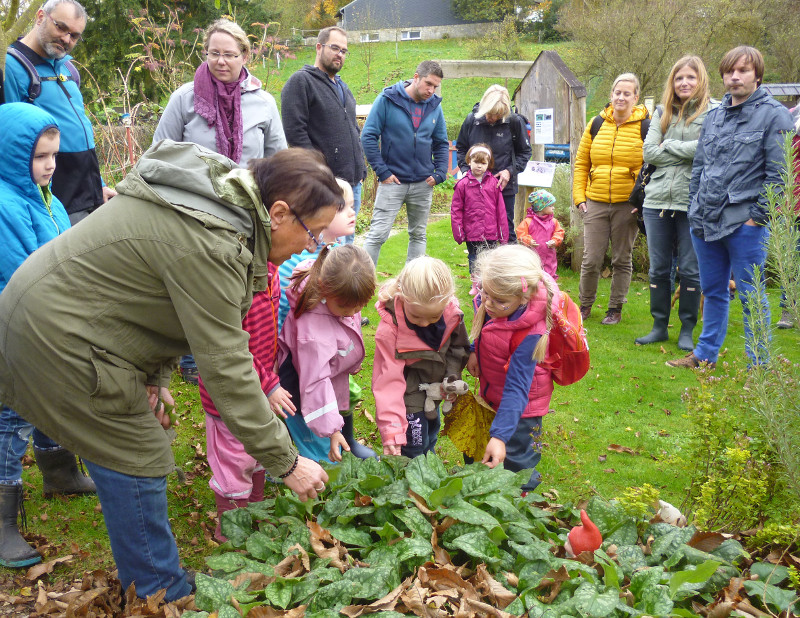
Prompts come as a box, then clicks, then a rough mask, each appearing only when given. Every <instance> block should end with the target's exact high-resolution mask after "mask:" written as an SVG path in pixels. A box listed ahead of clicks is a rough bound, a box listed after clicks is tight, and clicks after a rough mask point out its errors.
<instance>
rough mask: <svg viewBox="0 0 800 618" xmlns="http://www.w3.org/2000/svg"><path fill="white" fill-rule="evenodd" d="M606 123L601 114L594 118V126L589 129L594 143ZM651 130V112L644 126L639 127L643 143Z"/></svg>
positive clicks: (607, 104) (643, 121) (643, 123)
mask: <svg viewBox="0 0 800 618" xmlns="http://www.w3.org/2000/svg"><path fill="white" fill-rule="evenodd" d="M609 105H611V104H610V103H606V107H608V106H609ZM605 121H606V119H605V118H603V117H602V116H601V115H600V114H598V115H597V116H595V117H594V118H592V126H590V127H589V135H591V136H592V141H594V138H595V137H597V133H598V131H600V127H602V126H603V123H604V122H605ZM649 130H650V112H648V113H647V117H646V118H645V119H644V120H642V124H641V126H640V127H639V134H640V135H641V136H642V141H644V138H645V137H647V132H648V131H649Z"/></svg>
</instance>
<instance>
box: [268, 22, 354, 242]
mask: <svg viewBox="0 0 800 618" xmlns="http://www.w3.org/2000/svg"><path fill="white" fill-rule="evenodd" d="M347 54H348V51H347V33H346V32H345V31H344V30H342V29H341V28H339V27H338V26H330V27H329V28H323V29H322V30H320V32H319V36H318V37H317V57H316V59H315V60H314V66H311V65H310V64H307V65H305V66H304V67H303V68H302V69H300V70H299V71H297V72H296V73H295V74H294V75H292V76H291V77H290V78H289V79H288V81H287V82H286V85H285V86H284V87H283V90H282V91H281V117H282V119H283V128H284V133H285V134H286V141H287V142H288V144H289V146H299V147H301V148H313V149H316V150H319V151H320V152H322V154H323V155H325V159H326V160H327V162H328V166H329V167H330V168H331V170H332V171H333V174H334V175H335V176H336V177H338V178H342V179H343V180H346V181H347V182H349V183H350V185H351V186H352V187H353V198H354V203H353V208H354V209H355V211H356V215H358V211H359V209H360V208H361V183H362V181H363V180H364V177H365V176H366V175H367V168H366V165H365V163H364V152H363V150H362V149H361V140H360V138H359V131H358V124H356V100H355V97H353V93H352V92H350V88H348V87H347V84H345V83H344V82H343V81H342V78H341V77H339V71H341V70H342V67H343V66H344V61H345V58H346V57H347ZM353 238H354V235H352V234H351V235H349V236H346V237H345V242H347V243H352V242H353ZM325 240H326V241H327V240H333V239H329V238H326V239H325Z"/></svg>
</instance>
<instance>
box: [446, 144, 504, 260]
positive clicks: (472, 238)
mask: <svg viewBox="0 0 800 618" xmlns="http://www.w3.org/2000/svg"><path fill="white" fill-rule="evenodd" d="M466 161H467V164H469V171H468V172H467V173H466V174H464V176H462V177H461V180H459V181H458V182H457V183H456V188H455V190H454V192H453V202H452V204H451V206H450V222H451V225H452V227H453V238H455V240H456V242H457V243H458V244H459V245H460V244H461V243H462V242H465V241H466V243H467V253H468V255H469V272H470V274H472V271H473V270H475V258H476V257H477V255H478V253H479V252H480V251H483V250H484V249H490V248H492V247H496V246H497V245H498V244H499V243H503V244H505V243H506V242H508V216H507V215H506V207H505V202H504V201H503V191H502V190H501V189H500V185H499V184H498V182H497V178H495V177H494V176H493V175H492V173H491V170H492V168H493V167H494V156H493V155H492V150H491V148H489V146H487V145H486V144H475V145H474V146H473V147H472V148H470V149H469V150H468V151H467V156H466Z"/></svg>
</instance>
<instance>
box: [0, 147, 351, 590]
mask: <svg viewBox="0 0 800 618" xmlns="http://www.w3.org/2000/svg"><path fill="white" fill-rule="evenodd" d="M117 191H118V192H119V195H118V196H117V197H115V198H114V199H112V200H110V201H109V202H108V204H106V205H105V206H103V208H101V209H99V210H98V211H97V212H96V213H94V214H93V215H92V216H91V217H89V218H87V219H86V220H85V221H83V222H81V224H80V225H78V226H75V227H74V228H72V229H70V230H68V231H67V232H65V233H64V234H62V235H61V236H59V237H57V238H56V239H54V240H53V241H52V242H50V243H48V244H46V245H45V246H44V247H42V248H41V249H39V250H38V251H37V252H36V253H35V254H34V255H32V256H31V258H30V259H28V260H27V261H26V262H25V263H24V264H23V265H22V266H21V267H20V268H19V269H18V270H17V272H16V273H15V275H14V276H13V277H12V278H11V281H10V282H9V284H8V286H7V287H6V288H5V290H4V292H3V294H2V296H1V297H0V401H2V402H3V403H5V404H7V405H10V406H12V407H13V409H14V410H17V411H18V413H19V414H20V415H21V416H22V417H23V418H25V419H26V420H28V421H29V422H31V423H33V424H34V425H36V427H39V428H41V429H42V430H43V431H45V432H46V433H47V435H49V436H52V437H53V438H54V439H56V440H58V442H59V443H60V444H63V445H64V446H66V447H67V448H69V449H71V450H73V451H75V452H76V453H78V454H79V455H81V456H82V457H83V458H84V461H85V462H86V465H87V467H88V469H89V472H90V474H91V476H92V478H93V480H94V481H95V483H96V485H97V494H98V496H99V498H100V503H101V504H102V507H103V514H104V516H105V520H106V527H107V529H108V533H109V538H110V540H111V549H112V551H113V553H114V559H115V561H116V563H117V567H118V570H119V578H120V580H121V582H122V586H123V588H127V587H128V586H129V585H130V584H131V583H135V585H136V593H137V595H139V596H140V597H145V596H147V595H152V594H155V593H156V592H157V591H158V590H160V589H164V588H165V589H166V590H167V593H166V599H167V600H174V599H176V598H180V597H182V596H185V595H187V594H189V593H190V591H191V585H190V583H188V582H187V579H186V573H185V572H184V571H183V569H181V568H180V564H179V560H178V551H177V547H176V545H175V539H174V538H173V537H172V533H171V530H170V526H169V522H168V518H167V499H166V475H167V474H168V473H169V472H171V471H172V470H173V469H174V466H175V464H174V460H173V457H172V452H171V450H170V442H171V438H172V436H171V430H169V431H166V429H167V428H168V427H169V424H170V419H169V416H168V415H167V414H165V404H170V403H173V402H172V397H171V396H170V395H169V392H168V391H167V390H166V388H164V386H165V385H166V384H168V383H169V377H170V374H171V372H172V369H173V367H174V363H175V359H176V358H177V357H178V356H180V355H181V354H185V353H187V352H188V351H189V349H190V346H191V349H192V350H193V351H194V353H195V357H196V359H197V364H198V366H199V367H200V371H201V373H202V375H203V377H204V381H205V385H206V388H207V389H208V392H209V393H210V394H211V396H212V398H213V399H214V402H215V403H216V405H217V409H218V410H219V412H220V415H221V416H222V419H223V420H224V421H225V424H226V425H227V426H228V427H229V428H230V430H231V432H232V433H233V434H234V436H236V438H238V439H239V440H240V441H241V442H242V444H244V446H245V448H246V450H247V451H248V453H250V455H252V456H253V457H254V458H255V459H256V460H258V461H259V462H260V463H261V464H262V465H263V466H264V467H265V468H266V469H267V470H268V471H269V473H270V474H271V475H273V476H275V477H281V478H283V480H284V482H285V483H286V485H287V486H288V487H290V488H291V489H292V490H294V491H295V492H296V493H297V494H298V495H299V497H300V499H302V500H305V499H307V498H309V497H310V498H314V497H316V495H317V492H318V491H321V489H322V488H323V487H324V482H325V481H326V480H327V475H326V474H325V472H324V470H322V468H321V467H320V466H319V465H318V464H317V463H316V462H312V461H310V460H308V459H304V458H302V457H298V455H297V451H296V450H295V448H294V446H293V445H292V443H291V440H290V438H289V434H288V433H287V431H286V428H285V426H284V424H283V423H282V422H281V421H280V419H278V418H277V417H276V416H275V414H274V413H273V412H272V410H271V409H270V407H269V404H268V401H267V397H266V395H265V394H264V392H263V391H262V389H261V384H260V382H259V379H258V375H257V374H256V372H255V370H254V369H253V358H252V356H251V354H250V352H249V350H248V335H247V333H245V332H244V331H243V330H242V317H243V316H244V314H245V313H246V311H247V309H248V307H249V306H250V302H251V300H252V296H253V292H254V291H258V290H262V289H264V288H265V287H266V276H267V261H268V260H269V261H272V262H273V263H275V264H280V263H281V262H283V260H285V259H286V258H287V257H289V256H291V255H292V254H293V253H297V252H299V251H302V250H303V249H304V248H306V247H308V248H310V247H311V246H312V245H314V248H316V238H318V237H319V232H321V231H322V229H323V228H325V227H326V226H327V225H328V223H330V221H331V219H332V218H333V215H334V213H335V212H336V210H337V208H338V207H339V205H340V204H341V202H342V194H341V190H340V189H339V188H338V185H337V184H336V182H335V180H334V177H333V174H332V173H331V171H330V170H329V169H328V168H327V167H325V166H324V165H323V164H322V162H321V157H320V156H318V155H317V154H315V153H313V151H310V150H304V149H293V150H285V151H282V152H279V153H278V154H276V155H274V156H273V157H271V158H270V159H257V160H255V161H253V162H252V163H251V165H250V170H243V169H239V168H238V167H237V166H236V165H235V164H233V162H232V161H230V160H229V159H227V158H225V157H223V156H222V155H219V154H216V153H214V152H212V151H209V150H206V149H204V148H202V147H200V146H197V145H194V144H188V143H186V144H179V143H175V142H172V141H169V140H165V141H163V142H159V143H158V144H156V145H154V146H153V147H152V148H151V149H150V150H149V151H148V152H147V153H145V155H144V156H143V157H142V158H141V160H140V161H139V163H137V165H136V167H135V168H134V169H133V170H132V171H131V173H130V174H129V175H128V176H127V177H126V178H125V180H124V181H123V182H121V183H120V184H118V185H117Z"/></svg>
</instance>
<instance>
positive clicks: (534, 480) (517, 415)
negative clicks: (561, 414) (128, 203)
mask: <svg viewBox="0 0 800 618" xmlns="http://www.w3.org/2000/svg"><path fill="white" fill-rule="evenodd" d="M476 266H477V269H476V274H477V277H478V278H479V282H480V291H479V296H477V297H476V303H477V304H478V310H477V312H476V314H475V320H474V322H473V324H472V332H471V333H470V334H471V335H472V337H473V340H474V341H475V351H474V352H473V353H472V354H471V355H470V358H469V363H468V364H467V369H468V370H469V372H470V373H471V374H472V375H473V376H475V377H477V378H479V380H480V393H481V397H483V398H484V400H486V402H487V403H488V404H489V405H490V406H491V407H492V409H493V410H495V411H496V412H497V414H496V415H495V417H494V421H492V426H491V428H490V430H489V434H490V436H491V437H490V439H489V443H488V444H487V445H486V451H485V453H484V456H483V463H485V464H486V465H488V466H489V467H490V468H494V467H495V466H496V465H497V464H499V463H504V465H505V468H506V469H507V470H511V471H513V472H518V471H520V470H528V469H532V472H531V476H530V478H529V479H528V481H527V482H525V483H524V484H523V486H522V489H523V491H525V492H527V491H531V490H533V489H534V488H536V486H537V485H538V484H539V482H540V480H541V475H540V474H539V472H538V471H537V470H536V465H537V464H538V463H539V460H540V459H541V444H540V443H539V436H540V435H541V430H542V417H543V416H544V415H545V414H547V412H548V411H549V409H550V398H551V397H552V395H553V378H552V374H551V372H550V370H549V369H547V368H545V367H544V366H542V364H541V361H543V360H544V358H545V354H546V352H547V345H548V336H549V333H550V329H551V328H552V325H553V319H552V308H553V304H554V302H556V301H558V300H559V297H558V295H559V294H560V293H561V292H559V290H558V287H557V286H556V283H555V281H553V279H552V278H551V277H550V276H549V275H547V274H546V273H545V272H544V271H543V270H542V266H541V262H540V261H539V258H538V256H536V255H535V254H534V253H533V252H531V251H530V250H529V249H526V248H525V247H523V246H521V245H509V246H505V247H498V248H497V249H493V250H492V251H487V252H485V253H482V254H481V255H480V256H479V258H478V263H477V265H476Z"/></svg>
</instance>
